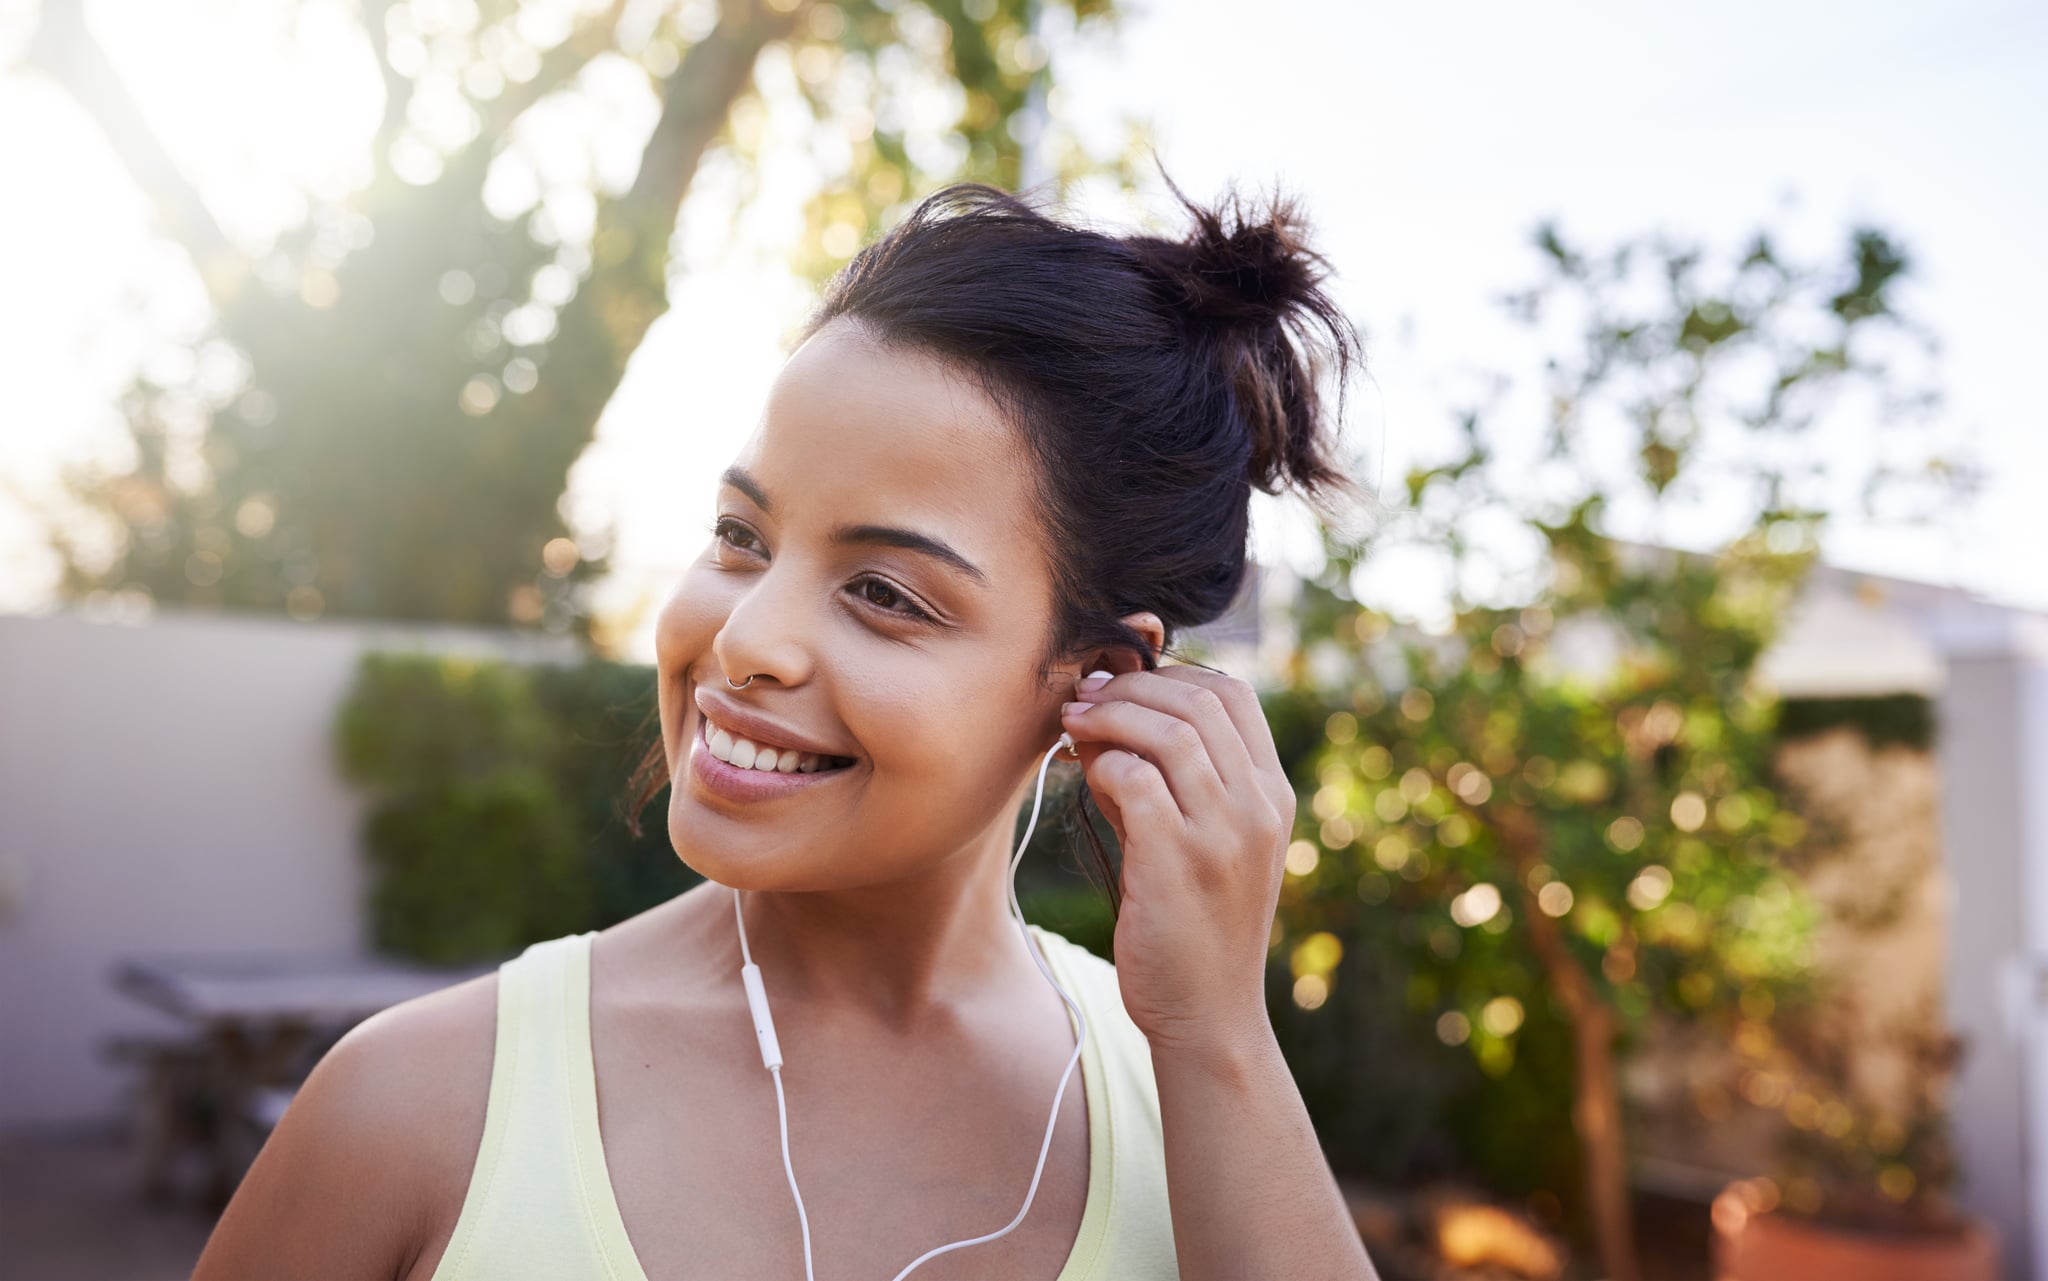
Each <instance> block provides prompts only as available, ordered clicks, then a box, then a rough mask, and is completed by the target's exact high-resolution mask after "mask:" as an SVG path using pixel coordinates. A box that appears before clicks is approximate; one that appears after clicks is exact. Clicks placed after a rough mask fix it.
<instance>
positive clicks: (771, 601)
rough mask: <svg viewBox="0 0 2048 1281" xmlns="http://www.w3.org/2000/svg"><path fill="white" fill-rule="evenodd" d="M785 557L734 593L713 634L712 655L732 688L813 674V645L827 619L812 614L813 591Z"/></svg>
mask: <svg viewBox="0 0 2048 1281" xmlns="http://www.w3.org/2000/svg"><path fill="white" fill-rule="evenodd" d="M797 568H798V567H797V566H795V565H794V564H793V563H791V562H789V561H787V560H784V561H781V562H778V563H776V564H774V565H771V566H769V567H768V568H767V569H765V570H762V571H761V572H760V573H759V574H757V575H755V576H754V577H753V579H752V581H751V582H750V583H749V584H748V586H747V587H746V588H745V590H743V591H741V592H739V593H738V594H737V595H736V596H735V597H734V598H733V603H732V608H731V609H730V610H729V611H727V613H726V616H725V622H724V623H723V624H722V625H721V626H720V627H719V629H718V631H717V633H716V634H715V635H714V636H712V638H711V655H712V659H713V662H714V664H715V665H716V667H717V669H718V671H719V672H720V673H722V674H723V676H724V678H725V680H726V681H727V683H728V688H730V687H731V686H734V685H744V686H746V687H747V688H748V689H759V688H761V686H762V684H763V683H764V682H766V683H772V684H777V685H800V684H802V683H803V682H804V681H805V680H807V679H809V677H810V671H811V663H812V660H811V656H810V649H809V645H808V643H807V640H806V638H808V637H815V636H816V635H818V633H819V631H820V630H821V628H822V622H823V620H821V619H818V618H816V617H813V616H812V600H813V598H814V593H812V592H810V591H809V590H808V589H806V587H805V586H804V585H803V582H802V581H801V578H802V576H801V575H800V574H799V573H797V572H795V571H796V569H797Z"/></svg>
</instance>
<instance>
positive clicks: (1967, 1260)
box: [1714, 1181, 2000, 1281]
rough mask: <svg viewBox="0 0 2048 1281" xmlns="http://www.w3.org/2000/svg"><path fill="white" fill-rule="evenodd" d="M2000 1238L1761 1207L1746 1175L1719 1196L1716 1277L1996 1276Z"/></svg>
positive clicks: (1923, 1280) (1861, 1280)
mask: <svg viewBox="0 0 2048 1281" xmlns="http://www.w3.org/2000/svg"><path fill="white" fill-rule="evenodd" d="M1999 1276H2000V1273H1999V1267H1998V1236H1997V1233H1996V1231H1995V1230H1994V1229H1993V1228H1992V1226H1991V1224H1990V1223H1988V1222H1986V1221H1984V1220H1982V1219H1978V1218H1974V1217H1973V1218H1971V1219H1970V1220H1969V1222H1968V1223H1967V1224H1966V1225H1965V1226H1964V1229H1963V1230H1962V1231H1961V1232H1958V1233H1956V1234H1954V1235H1953V1236H1899V1235H1892V1234H1884V1233H1877V1232H1870V1233H1859V1232H1854V1231H1848V1230H1844V1229H1842V1228H1837V1227H1830V1226H1824V1225H1822V1224H1819V1223H1815V1222H1813V1221H1811V1220H1808V1219H1802V1218H1799V1217H1798V1216H1797V1215H1791V1214H1786V1213H1783V1212H1781V1211H1778V1210H1775V1209H1769V1210H1766V1209H1761V1208H1759V1207H1758V1198H1757V1197H1756V1196H1755V1195H1754V1194H1753V1193H1752V1192H1751V1190H1750V1189H1749V1188H1748V1187H1747V1186H1746V1181H1745V1182H1743V1183H1736V1184H1733V1185H1731V1186H1729V1187H1727V1188H1724V1189H1723V1190H1722V1192H1721V1194H1720V1195H1719V1196H1717V1197H1715V1198H1714V1281H1785V1279H1786V1278H1789V1277H1797V1278H1799V1281H1999Z"/></svg>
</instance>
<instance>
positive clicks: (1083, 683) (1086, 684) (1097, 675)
mask: <svg viewBox="0 0 2048 1281" xmlns="http://www.w3.org/2000/svg"><path fill="white" fill-rule="evenodd" d="M1110 676H1111V673H1109V672H1090V673H1088V674H1087V675H1086V676H1083V677H1082V678H1081V680H1080V683H1079V684H1078V685H1077V686H1076V688H1077V689H1080V690H1082V691H1083V692H1091V693H1092V692H1093V691H1095V690H1098V689H1101V688H1102V687H1103V686H1104V685H1107V684H1109V678H1110Z"/></svg>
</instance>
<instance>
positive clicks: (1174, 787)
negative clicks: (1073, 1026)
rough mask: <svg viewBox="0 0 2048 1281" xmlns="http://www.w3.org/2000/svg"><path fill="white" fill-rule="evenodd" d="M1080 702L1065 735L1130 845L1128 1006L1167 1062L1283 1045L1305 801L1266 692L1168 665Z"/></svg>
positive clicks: (1120, 938)
mask: <svg viewBox="0 0 2048 1281" xmlns="http://www.w3.org/2000/svg"><path fill="white" fill-rule="evenodd" d="M1074 698H1075V701H1074V702H1071V703H1067V704H1066V705H1065V706H1064V708H1063V709H1062V711H1061V715H1060V724H1061V726H1062V728H1064V729H1065V730H1066V731H1067V733H1068V734H1070V735H1071V736H1072V737H1073V739H1074V744H1075V748H1076V750H1077V751H1078V752H1079V753H1080V757H1081V768H1082V771H1083V772H1084V773H1085V774H1086V775H1087V778H1088V786H1089V788H1090V789H1091V790H1092V791H1093V792H1094V793H1095V797H1096V802H1097V804H1098V805H1099V806H1100V807H1101V809H1102V813H1103V816H1104V817H1105V818H1107V819H1108V820H1109V823H1110V827H1111V828H1112V829H1114V830H1115V832H1116V837H1117V842H1118V844H1119V845H1121V846H1122V848H1123V877H1122V883H1123V906H1122V909H1121V912H1120V914H1119V917H1118V920H1117V926H1116V969H1117V977H1118V981H1119V984H1120V986H1121V988H1122V991H1123V999H1124V1008H1125V1009H1126V1010H1127V1011H1129V1013H1130V1016H1131V1019H1132V1021H1133V1022H1135V1023H1136V1024H1137V1025H1138V1028H1139V1030H1141V1031H1143V1032H1144V1033H1145V1035H1146V1038H1147V1039H1148V1040H1150V1041H1151V1043H1152V1046H1153V1049H1154V1050H1155V1051H1157V1050H1159V1049H1161V1048H1162V1047H1168V1048H1186V1049H1188V1050H1191V1051H1194V1052H1197V1053H1201V1052H1206V1051H1209V1050H1212V1049H1215V1048H1219V1047H1224V1048H1237V1047H1241V1046H1242V1045H1244V1044H1247V1042H1245V1041H1243V1040H1242V1038H1245V1037H1254V1038H1256V1037H1270V1036H1271V1035H1272V1025H1271V1023H1270V1022H1269V1021H1268V1020H1267V1015H1266V999H1265V971H1266V950H1267V943H1268V940H1269V939H1270V937H1271V931H1272V928H1273V911H1274V907H1275V905H1276V904H1277V903H1278V901H1279V897H1280V877H1281V873H1282V870H1283V868H1284V867H1285V864H1286V857H1287V842H1288V838H1289V837H1290V836H1291V835H1292V833H1293V830H1294V814H1295V795H1294V786H1293V784H1292V783H1290V782H1289V781H1288V779H1287V774H1286V772H1285V771H1284V770H1283V769H1282V768H1281V766H1280V757H1279V753H1278V752H1277V751H1276V750H1275V749H1274V747H1273V732H1272V730H1271V729H1270V728H1269V727H1268V726H1267V724H1266V715H1265V712H1264V710H1263V709H1261V708H1260V706H1259V700H1258V695H1257V694H1255V693H1254V692H1253V691H1252V688H1251V686H1250V685H1247V684H1246V683H1245V682H1244V681H1242V680H1239V679H1238V678H1237V677H1234V676H1227V675H1224V674H1222V673H1219V672H1212V671H1209V670H1208V669H1206V668H1200V667H1187V666H1171V667H1161V668H1158V669H1157V670H1155V671H1150V672H1145V671H1134V672H1125V673H1123V674H1122V675H1119V676H1113V677H1111V678H1110V680H1109V681H1108V682H1107V683H1106V684H1104V685H1103V686H1102V687H1101V688H1099V689H1095V690H1079V689H1077V690H1076V692H1075V695H1074Z"/></svg>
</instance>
